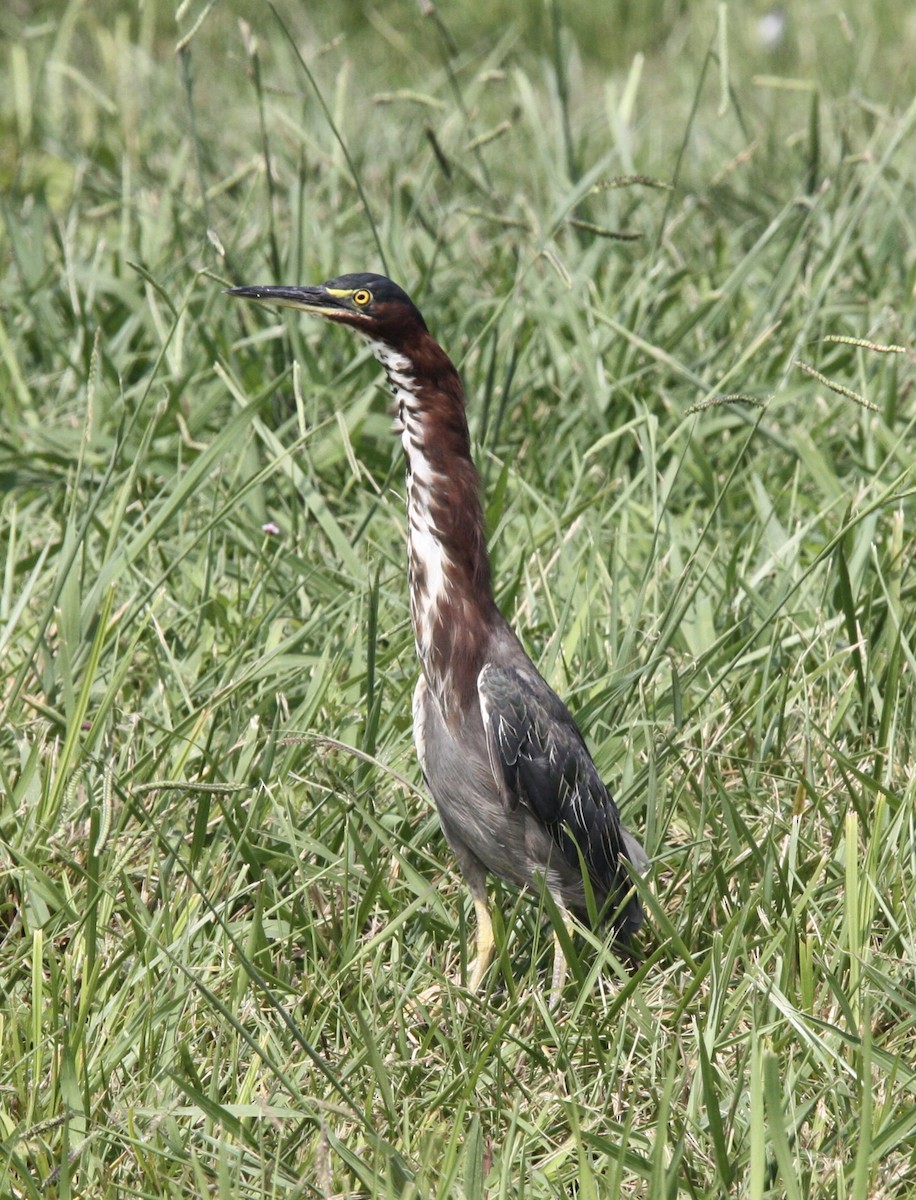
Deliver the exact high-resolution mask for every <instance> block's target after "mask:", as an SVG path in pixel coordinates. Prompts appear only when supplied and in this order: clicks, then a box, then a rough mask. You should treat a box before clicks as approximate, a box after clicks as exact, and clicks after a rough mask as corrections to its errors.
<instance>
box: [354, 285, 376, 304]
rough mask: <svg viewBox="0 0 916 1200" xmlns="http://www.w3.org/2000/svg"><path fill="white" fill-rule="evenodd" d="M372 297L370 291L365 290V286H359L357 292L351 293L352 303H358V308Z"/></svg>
mask: <svg viewBox="0 0 916 1200" xmlns="http://www.w3.org/2000/svg"><path fill="white" fill-rule="evenodd" d="M371 299H372V293H371V292H367V291H366V289H365V288H360V289H359V291H358V292H354V293H353V303H354V304H358V305H359V306H360V308H364V307H365V306H366V305H367V304H368V303H369V301H370V300H371Z"/></svg>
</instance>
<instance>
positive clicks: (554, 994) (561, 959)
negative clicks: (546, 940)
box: [550, 908, 573, 1008]
mask: <svg viewBox="0 0 916 1200" xmlns="http://www.w3.org/2000/svg"><path fill="white" fill-rule="evenodd" d="M560 915H561V917H562V918H563V924H564V925H565V926H566V932H567V933H568V934H569V935H570V936H572V932H573V923H572V919H571V918H570V916H569V913H568V912H567V911H566V909H565V908H561V909H560ZM565 982H566V955H565V954H564V953H563V946H562V944H561V942H560V939H559V937H558V936H557V935H556V933H555V934H554V935H553V978H552V979H551V981H550V1007H551V1008H556V1006H557V1005H558V1004H559V1002H560V998H561V997H562V995H563V984H564V983H565Z"/></svg>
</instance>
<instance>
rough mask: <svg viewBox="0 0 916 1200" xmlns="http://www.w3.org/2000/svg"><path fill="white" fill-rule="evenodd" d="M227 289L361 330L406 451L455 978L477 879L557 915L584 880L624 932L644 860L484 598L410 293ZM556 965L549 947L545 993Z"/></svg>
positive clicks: (414, 584)
mask: <svg viewBox="0 0 916 1200" xmlns="http://www.w3.org/2000/svg"><path fill="white" fill-rule="evenodd" d="M232 294H233V295H237V296H241V297H243V298H246V299H251V300H255V301H258V302H260V303H265V304H279V305H286V306H289V307H294V308H298V309H301V310H303V311H305V312H314V313H317V314H319V315H321V316H324V317H325V318H328V319H330V320H336V321H338V322H340V323H343V324H346V325H349V326H350V327H351V328H353V329H355V330H357V331H358V332H360V333H362V334H363V335H364V336H365V337H366V338H367V339H368V340H369V342H370V345H371V347H372V350H373V353H374V354H375V356H376V358H377V359H378V360H379V361H380V363H381V364H382V366H383V368H384V370H385V372H386V375H387V377H388V381H389V385H390V387H391V390H392V393H393V396H394V407H395V420H396V428H397V429H399V431H400V435H401V444H402V446H403V450H404V456H405V461H406V478H407V520H408V525H407V528H408V533H407V538H408V578H409V590H410V609H411V620H412V623H413V630H414V638H415V642H416V648H417V656H418V658H419V660H420V666H421V675H420V679H419V681H418V684H417V688H416V691H415V693H414V701H413V723H414V740H415V742H416V747H417V753H418V757H419V760H420V765H421V767H422V770H423V774H424V777H425V779H426V782H427V786H428V787H429V790H430V792H431V793H432V796H433V799H434V800H435V803H436V807H437V810H438V813H439V819H440V822H441V825H442V829H443V832H444V833H445V836H446V838H447V840H448V842H449V844H450V846H451V847H452V850H453V851H454V853H455V857H456V858H457V860H458V865H459V867H460V869H461V872H462V874H463V875H464V877H465V879H466V881H467V883H468V886H469V888H470V891H471V895H472V897H473V899H474V905H475V909H476V912H477V918H478V945H477V958H476V961H475V963H474V966H473V967H472V970H471V976H470V980H469V984H470V986H471V987H472V988H476V987H477V986H479V984H480V982H481V979H482V978H483V975H484V973H485V971H486V968H487V965H488V964H489V961H490V958H491V957H492V952H493V932H492V924H491V921H490V915H489V906H488V902H487V887H486V881H487V876H488V875H489V874H492V875H495V876H497V877H498V878H500V879H503V880H506V881H507V882H509V883H511V884H514V885H515V886H517V887H534V888H538V887H546V888H547V889H548V891H549V892H550V894H551V895H552V896H553V898H554V900H555V901H556V903H557V905H558V907H559V908H560V910H561V912H564V913H565V912H573V913H575V914H576V915H578V916H580V917H582V918H585V917H586V916H587V912H588V907H589V905H588V898H587V889H590V890H591V892H592V895H593V897H594V903H595V905H596V906H597V909H598V910H599V911H602V912H603V913H604V914H605V915H606V916H607V917H609V918H610V920H611V921H612V923H613V927H614V930H615V933H616V935H617V936H618V938H619V939H620V940H621V941H623V942H626V940H627V939H628V937H629V935H630V934H632V933H633V932H635V931H636V930H637V929H638V928H639V925H640V924H641V922H642V909H641V906H640V904H639V901H638V899H637V898H636V896H635V895H634V894H633V891H632V883H631V879H630V876H629V873H628V870H627V866H626V862H627V861H628V862H629V864H630V866H631V867H632V868H635V869H636V870H637V871H642V870H644V869H645V867H646V865H647V859H646V856H645V853H644V851H643V849H642V847H641V846H640V845H639V843H638V842H637V841H636V839H635V838H634V837H633V836H632V835H631V834H630V833H629V832H628V831H627V830H626V829H625V828H624V827H623V825H622V824H621V822H620V818H619V815H618V812H617V808H616V805H615V804H614V801H613V799H612V798H611V795H610V793H609V791H608V789H607V788H606V787H605V785H604V783H603V782H602V780H601V777H600V775H599V774H598V771H597V768H596V767H595V765H594V762H593V761H592V758H591V755H590V754H589V752H588V749H587V747H586V745H585V742H584V740H583V738H582V735H581V733H580V732H579V729H578V726H577V725H576V723H575V721H574V720H573V717H572V716H571V714H570V713H569V711H568V709H567V708H566V706H565V705H564V704H563V702H562V701H561V700H560V699H559V697H558V696H557V695H556V694H555V693H554V692H553V690H552V689H551V688H550V687H549V686H548V684H547V683H546V682H545V681H544V679H543V678H542V677H541V676H540V674H539V673H538V671H537V669H536V667H535V666H534V664H533V663H532V661H531V659H530V658H529V657H528V655H527V654H526V653H525V650H524V648H523V647H522V645H521V643H520V642H519V640H518V638H517V637H516V635H515V633H514V631H513V630H512V628H511V626H510V625H509V624H508V622H507V621H506V620H505V618H504V617H503V616H502V614H501V613H500V611H499V609H498V607H497V605H496V602H495V600H494V598H493V591H492V585H491V578H490V563H489V559H488V557H487V550H486V541H485V534H484V521H483V512H482V509H481V504H480V488H479V479H478V475H477V471H476V468H475V466H474V463H473V460H472V458H471V448H470V436H469V433H468V425H467V419H466V415H465V397H464V391H463V388H462V386H461V381H460V379H459V376H458V372H457V371H456V369H455V367H454V365H453V364H452V362H451V360H450V359H449V357H448V356H447V355H446V353H445V352H444V350H442V348H441V347H440V346H439V345H438V343H437V342H436V341H435V340H434V339H433V337H432V336H431V335H430V333H429V331H428V329H427V327H426V323H425V321H424V320H423V318H422V316H421V315H420V313H419V311H418V310H417V308H416V306H415V305H414V304H413V302H412V301H411V300H410V298H409V297H408V296H407V295H406V294H405V293H404V292H403V291H402V290H401V289H400V288H399V287H397V285H395V284H393V283H392V282H391V281H390V280H388V279H385V278H384V277H383V276H379V275H368V274H361V275H345V276H341V277H340V278H338V279H332V280H330V281H329V282H328V283H326V284H323V285H321V286H320V287H306V288H275V287H255V288H234V289H232ZM586 880H587V882H586ZM564 970H565V964H564V961H563V957H562V953H561V951H560V946H559V942H557V946H556V957H555V963H554V979H553V991H554V993H555V994H556V993H557V992H558V990H559V988H560V986H561V984H562V980H563V974H564Z"/></svg>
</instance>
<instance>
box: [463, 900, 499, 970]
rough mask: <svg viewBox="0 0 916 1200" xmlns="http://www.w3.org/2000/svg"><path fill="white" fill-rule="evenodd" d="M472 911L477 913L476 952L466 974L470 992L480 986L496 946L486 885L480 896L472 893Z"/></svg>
mask: <svg viewBox="0 0 916 1200" xmlns="http://www.w3.org/2000/svg"><path fill="white" fill-rule="evenodd" d="M474 912H475V913H476V915H477V952H476V954H475V956H474V961H473V962H472V963H471V965H470V971H469V974H468V989H469V991H472V992H476V991H477V989H478V988H479V987H480V985H481V982H482V981H483V977H484V975H486V973H487V967H489V965H490V963H491V962H492V961H493V951H494V948H495V946H496V943H495V941H494V938H493V921H492V919H491V917H490V905H489V904H488V902H487V894H486V887H484V893H483V895H482V896H479V895H477V894H476V893H475V894H474Z"/></svg>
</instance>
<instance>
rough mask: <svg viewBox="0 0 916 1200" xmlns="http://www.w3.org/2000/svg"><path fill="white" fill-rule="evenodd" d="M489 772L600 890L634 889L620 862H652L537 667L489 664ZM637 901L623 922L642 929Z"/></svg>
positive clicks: (485, 710) (484, 696)
mask: <svg viewBox="0 0 916 1200" xmlns="http://www.w3.org/2000/svg"><path fill="white" fill-rule="evenodd" d="M477 688H478V692H479V695H480V710H481V714H482V716H483V724H484V730H485V732H486V738H487V749H488V751H489V755H490V767H491V769H492V771H493V775H494V776H495V778H496V782H497V785H498V787H499V789H500V792H501V794H502V797H503V800H504V802H505V803H506V804H507V805H508V806H509V807H513V808H514V807H516V806H517V805H519V804H523V805H524V806H525V807H526V808H527V809H528V810H529V811H530V812H531V813H532V814H533V815H534V816H535V817H536V818H537V819H538V821H540V823H541V824H542V825H543V826H544V828H545V829H546V830H547V831H548V832H549V834H550V836H551V838H552V839H553V841H554V842H555V844H556V845H557V846H558V847H559V849H560V851H561V852H562V854H563V857H564V858H565V859H566V860H567V861H568V862H569V863H570V865H571V866H574V867H576V868H578V867H579V864H580V857H579V856H580V854H581V856H582V859H584V861H585V863H586V865H587V866H588V871H589V875H590V876H591V878H592V881H593V883H594V884H595V885H596V887H597V889H598V890H600V891H601V892H602V893H604V894H605V895H615V894H617V893H618V892H619V891H620V890H621V889H624V888H626V887H627V886H628V879H627V874H626V871H625V870H624V869H622V868H621V866H620V859H621V857H623V858H627V859H629V860H630V862H631V863H632V864H633V866H634V867H635V868H636V869H637V870H639V871H642V870H644V868H645V867H646V865H647V863H648V860H647V858H646V855H645V852H644V851H643V849H642V847H641V846H640V845H639V843H638V842H637V841H636V839H635V838H634V837H633V836H632V835H631V834H630V833H629V832H628V831H627V830H626V829H624V827H623V826H622V824H621V822H620V815H619V813H618V812H617V806H616V804H615V803H614V801H613V799H612V797H611V794H610V792H609V791H608V789H607V788H606V787H605V785H604V782H603V780H602V779H601V776H600V775H599V774H598V769H597V768H596V766H595V764H594V763H593V762H592V757H591V755H590V754H589V752H588V747H587V746H586V745H585V741H584V739H583V737H582V734H581V733H580V732H579V727H578V726H577V725H576V722H575V721H574V720H573V717H572V714H571V713H570V712H569V710H568V709H567V707H566V705H565V704H563V702H562V701H561V700H560V698H559V697H558V696H557V695H556V694H555V693H554V692H553V691H552V690H551V689H550V688H549V687H548V686H547V684H546V683H545V682H544V680H543V679H541V677H540V676H539V675H538V674H537V672H536V671H535V670H534V668H533V667H531V668H530V669H528V670H525V669H524V668H519V667H514V666H513V667H501V666H493V665H488V666H486V667H484V668H483V670H482V671H481V672H480V675H479V676H478V679H477ZM641 918H642V912H641V908H640V906H639V902H638V901H637V900H635V899H634V900H633V901H632V902H631V904H630V905H628V911H627V912H626V914H625V919H624V925H626V926H627V927H628V929H629V930H632V929H636V928H638V926H639V924H640V923H641Z"/></svg>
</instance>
